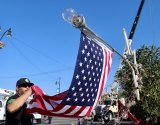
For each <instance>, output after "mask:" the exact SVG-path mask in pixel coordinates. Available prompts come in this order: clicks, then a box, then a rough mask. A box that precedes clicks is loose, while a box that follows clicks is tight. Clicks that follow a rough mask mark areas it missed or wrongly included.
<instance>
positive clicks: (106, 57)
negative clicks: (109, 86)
mask: <svg viewBox="0 0 160 125" xmlns="http://www.w3.org/2000/svg"><path fill="white" fill-rule="evenodd" d="M104 54H105V55H104V59H105V64H104V69H103V71H104V72H103V74H102V75H103V76H102V85H101V87H100V93H99V95H98V101H99V99H100V96H101V94H102V91H103V87H104V82H105V81H104V80H105V76H106V66H107V60H108V56H107V52H106V50H105V49H104Z"/></svg>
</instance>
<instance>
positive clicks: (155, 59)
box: [115, 45, 160, 119]
mask: <svg viewBox="0 0 160 125" xmlns="http://www.w3.org/2000/svg"><path fill="white" fill-rule="evenodd" d="M136 59H137V63H138V64H141V65H139V66H138V70H139V72H140V75H141V79H142V82H143V85H142V88H141V91H140V98H141V100H140V101H137V103H136V105H135V106H133V107H132V111H133V112H134V113H135V115H136V116H138V118H141V119H145V118H147V117H153V116H154V117H155V116H156V117H157V116H160V96H159V95H160V48H159V47H156V46H154V45H153V46H145V45H143V46H142V48H140V49H138V50H137V52H136ZM129 60H130V61H131V62H133V57H130V58H129ZM115 77H116V78H117V80H118V82H119V83H121V84H120V85H121V88H122V89H123V90H124V94H125V95H126V97H129V95H131V93H132V92H133V91H134V84H133V77H132V72H131V70H130V69H129V67H128V66H127V65H126V63H125V62H123V67H122V69H121V70H119V71H117V73H116V76H115Z"/></svg>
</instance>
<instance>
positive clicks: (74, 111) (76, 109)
mask: <svg viewBox="0 0 160 125" xmlns="http://www.w3.org/2000/svg"><path fill="white" fill-rule="evenodd" d="M81 107H82V106H76V108H75V109H74V110H73V111H71V112H70V113H68V114H66V115H74V114H75V113H77V112H78V111H79V109H81Z"/></svg>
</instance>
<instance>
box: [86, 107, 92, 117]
mask: <svg viewBox="0 0 160 125" xmlns="http://www.w3.org/2000/svg"><path fill="white" fill-rule="evenodd" d="M92 108H93V106H91V107H90V108H89V110H88V112H87V114H86V116H89V115H90V113H91V111H92Z"/></svg>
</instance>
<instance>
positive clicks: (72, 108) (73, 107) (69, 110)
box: [64, 106, 76, 114]
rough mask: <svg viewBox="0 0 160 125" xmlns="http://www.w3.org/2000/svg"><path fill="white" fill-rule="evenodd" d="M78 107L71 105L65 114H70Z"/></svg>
mask: <svg viewBox="0 0 160 125" xmlns="http://www.w3.org/2000/svg"><path fill="white" fill-rule="evenodd" d="M75 108H76V106H70V107H69V109H67V110H66V111H65V112H64V114H68V113H70V112H72V111H73V110H74V109H75Z"/></svg>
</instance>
